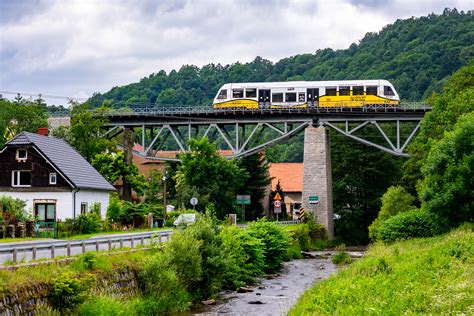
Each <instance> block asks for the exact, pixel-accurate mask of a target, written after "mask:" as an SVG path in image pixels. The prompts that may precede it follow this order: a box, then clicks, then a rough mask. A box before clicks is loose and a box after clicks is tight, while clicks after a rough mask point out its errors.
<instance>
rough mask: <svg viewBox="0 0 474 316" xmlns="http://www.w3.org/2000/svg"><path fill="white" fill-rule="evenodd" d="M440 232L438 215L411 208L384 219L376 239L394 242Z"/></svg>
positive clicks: (429, 235) (440, 226)
mask: <svg viewBox="0 0 474 316" xmlns="http://www.w3.org/2000/svg"><path fill="white" fill-rule="evenodd" d="M441 232H442V225H441V224H440V219H439V217H438V216H436V215H435V214H430V213H427V212H425V211H422V210H412V211H408V212H405V213H399V214H397V215H395V216H393V217H391V218H389V219H387V220H386V221H384V222H383V223H382V224H381V225H380V226H379V228H378V234H377V239H378V240H382V241H384V242H394V241H396V240H399V239H407V238H413V237H431V236H434V235H436V234H439V233H441Z"/></svg>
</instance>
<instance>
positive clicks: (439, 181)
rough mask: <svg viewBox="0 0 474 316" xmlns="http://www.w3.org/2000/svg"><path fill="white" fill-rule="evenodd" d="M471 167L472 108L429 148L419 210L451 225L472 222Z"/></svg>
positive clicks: (473, 186) (473, 188)
mask: <svg viewBox="0 0 474 316" xmlns="http://www.w3.org/2000/svg"><path fill="white" fill-rule="evenodd" d="M470 90H472V91H473V92H474V89H470ZM471 96H473V97H474V94H472V95H471ZM473 100H474V99H473V98H471V102H474V101H473ZM473 166H474V111H473V112H470V113H468V114H465V115H463V116H461V117H460V118H459V120H458V122H457V123H456V125H455V126H454V129H453V130H452V131H450V132H446V133H445V135H444V137H443V138H442V139H441V140H440V141H439V142H437V143H436V144H435V145H434V146H433V147H432V148H431V150H430V152H429V154H428V158H427V159H426V162H425V163H424V165H423V168H422V172H423V176H424V179H423V181H422V183H421V186H420V197H421V200H422V209H423V210H425V211H428V212H430V213H435V214H438V215H440V216H441V217H443V218H444V219H445V220H446V221H447V222H448V224H449V226H450V227H453V226H457V225H459V224H461V223H462V222H464V221H468V222H474V212H473V210H474V181H473V180H474V174H473V171H472V168H473Z"/></svg>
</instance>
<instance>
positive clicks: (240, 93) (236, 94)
mask: <svg viewBox="0 0 474 316" xmlns="http://www.w3.org/2000/svg"><path fill="white" fill-rule="evenodd" d="M243 97H244V89H232V98H234V99H238V98H243Z"/></svg>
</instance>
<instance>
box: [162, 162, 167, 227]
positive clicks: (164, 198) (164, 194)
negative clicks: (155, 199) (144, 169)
mask: <svg viewBox="0 0 474 316" xmlns="http://www.w3.org/2000/svg"><path fill="white" fill-rule="evenodd" d="M162 179H163V210H164V215H163V219H164V220H165V221H166V166H163V178H162Z"/></svg>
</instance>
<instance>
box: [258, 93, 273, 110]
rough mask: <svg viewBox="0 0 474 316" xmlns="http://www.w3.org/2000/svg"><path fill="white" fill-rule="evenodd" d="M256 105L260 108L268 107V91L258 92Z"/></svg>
mask: <svg viewBox="0 0 474 316" xmlns="http://www.w3.org/2000/svg"><path fill="white" fill-rule="evenodd" d="M258 105H259V106H260V107H262V106H265V105H266V106H268V105H270V89H260V90H258Z"/></svg>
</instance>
